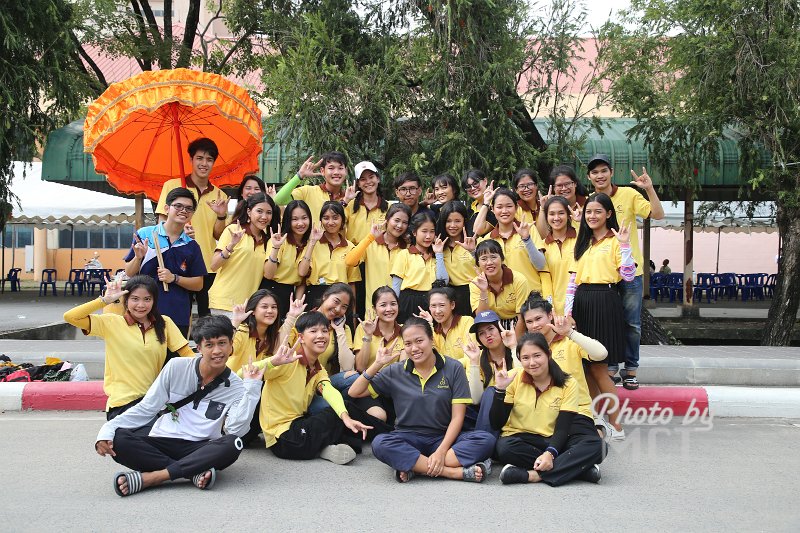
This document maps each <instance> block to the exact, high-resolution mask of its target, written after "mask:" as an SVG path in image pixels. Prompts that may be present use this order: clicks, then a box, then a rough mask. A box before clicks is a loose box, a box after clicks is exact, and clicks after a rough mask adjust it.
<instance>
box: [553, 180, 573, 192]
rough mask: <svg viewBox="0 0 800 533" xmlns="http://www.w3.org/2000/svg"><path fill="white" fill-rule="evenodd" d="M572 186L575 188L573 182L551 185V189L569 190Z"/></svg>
mask: <svg viewBox="0 0 800 533" xmlns="http://www.w3.org/2000/svg"><path fill="white" fill-rule="evenodd" d="M574 186H575V182H573V181H567V182H565V183H554V184H553V188H554V189H555V190H558V189H571V188H573V187H574Z"/></svg>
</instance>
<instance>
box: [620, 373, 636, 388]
mask: <svg viewBox="0 0 800 533" xmlns="http://www.w3.org/2000/svg"><path fill="white" fill-rule="evenodd" d="M622 386H623V387H625V388H626V389H628V390H636V389H638V388H639V380H638V379H636V376H625V377H624V378H622Z"/></svg>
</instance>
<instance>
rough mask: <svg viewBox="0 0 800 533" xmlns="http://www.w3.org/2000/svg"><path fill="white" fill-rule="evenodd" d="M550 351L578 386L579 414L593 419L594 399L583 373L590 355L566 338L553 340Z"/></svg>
mask: <svg viewBox="0 0 800 533" xmlns="http://www.w3.org/2000/svg"><path fill="white" fill-rule="evenodd" d="M550 351H551V352H552V353H553V361H555V362H556V363H558V366H559V367H561V370H563V371H564V372H566V373H567V374H569V375H570V376H572V378H574V379H575V381H576V382H577V384H578V414H581V415H585V416H588V417H589V418H592V397H591V395H590V394H589V386H588V385H587V384H586V375H585V374H584V373H583V360H584V359H585V360H587V361H588V360H589V354H588V353H586V350H584V349H583V348H581V347H580V346H579V345H578V343H576V342H574V341H572V340H570V339H568V338H566V337H558V338H557V340H556V339H553V343H552V344H550Z"/></svg>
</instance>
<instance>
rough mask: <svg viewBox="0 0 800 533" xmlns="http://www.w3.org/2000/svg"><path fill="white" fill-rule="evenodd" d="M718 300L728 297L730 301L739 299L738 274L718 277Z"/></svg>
mask: <svg viewBox="0 0 800 533" xmlns="http://www.w3.org/2000/svg"><path fill="white" fill-rule="evenodd" d="M716 285H717V298H719V297H720V296H726V297H727V298H728V300H730V299H731V298H733V299H734V300H738V299H739V288H738V286H737V285H736V274H734V273H733V272H725V273H722V274H718V275H717V282H716Z"/></svg>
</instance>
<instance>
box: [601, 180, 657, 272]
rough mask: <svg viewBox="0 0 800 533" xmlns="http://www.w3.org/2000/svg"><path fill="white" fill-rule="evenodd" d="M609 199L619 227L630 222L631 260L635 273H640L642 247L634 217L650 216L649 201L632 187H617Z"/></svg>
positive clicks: (642, 260)
mask: <svg viewBox="0 0 800 533" xmlns="http://www.w3.org/2000/svg"><path fill="white" fill-rule="evenodd" d="M611 201H612V202H613V203H614V209H616V214H617V222H619V227H622V226H624V225H625V224H630V226H629V227H630V230H631V248H633V250H632V252H633V260H634V261H635V262H636V275H637V276H641V275H642V272H643V271H642V263H643V262H644V259H643V258H642V249H641V247H640V246H639V231H638V230H637V229H636V217H637V216H638V217H642V218H647V217H649V216H650V209H651V206H650V201H649V200H648V199H647V198H645V197H644V196H642V194H641V193H640V192H639V191H638V190H636V189H634V188H633V187H617V188H616V190H615V191H614V194H613V195H612V196H611Z"/></svg>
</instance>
